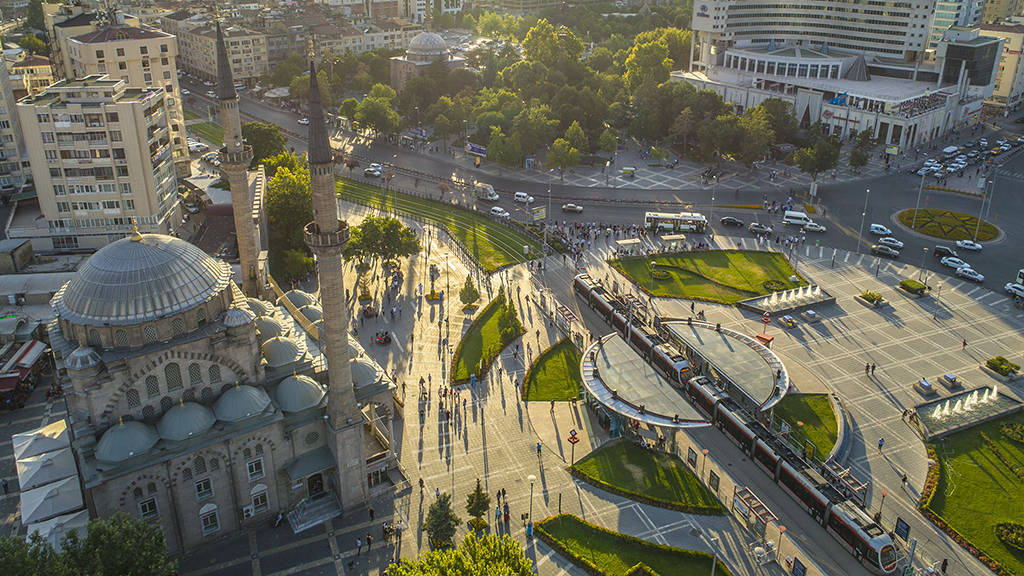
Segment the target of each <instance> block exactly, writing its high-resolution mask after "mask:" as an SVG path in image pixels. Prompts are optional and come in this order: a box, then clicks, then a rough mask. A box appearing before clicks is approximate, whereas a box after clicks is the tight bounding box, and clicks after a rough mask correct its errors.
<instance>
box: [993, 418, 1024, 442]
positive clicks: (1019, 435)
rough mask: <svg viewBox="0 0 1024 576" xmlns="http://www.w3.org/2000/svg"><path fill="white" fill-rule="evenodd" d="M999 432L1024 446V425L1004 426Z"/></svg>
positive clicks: (1010, 424)
mask: <svg viewBox="0 0 1024 576" xmlns="http://www.w3.org/2000/svg"><path fill="white" fill-rule="evenodd" d="M999 430H1000V431H1001V432H1002V433H1003V436H1006V437H1007V438H1009V439H1010V440H1013V441H1014V442H1020V443H1021V444H1024V424H1020V423H1018V422H1011V423H1009V424H1006V425H1004V426H1003V427H1002V428H1000V429H999Z"/></svg>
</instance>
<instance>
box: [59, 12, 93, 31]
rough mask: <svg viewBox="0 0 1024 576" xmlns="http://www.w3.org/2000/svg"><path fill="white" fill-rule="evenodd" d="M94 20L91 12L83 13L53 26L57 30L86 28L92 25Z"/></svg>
mask: <svg viewBox="0 0 1024 576" xmlns="http://www.w3.org/2000/svg"><path fill="white" fill-rule="evenodd" d="M95 19H96V14H94V13H92V12H83V13H82V14H79V15H78V16H75V17H74V18H68V19H67V20H65V21H63V22H60V23H58V24H55V26H56V27H58V28H75V27H77V26H88V25H89V24H92V21H93V20H95Z"/></svg>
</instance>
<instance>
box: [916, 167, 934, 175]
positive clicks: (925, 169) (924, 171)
mask: <svg viewBox="0 0 1024 576" xmlns="http://www.w3.org/2000/svg"><path fill="white" fill-rule="evenodd" d="M930 172H931V170H929V169H928V167H927V166H925V167H924V168H921V169H920V170H918V171H917V175H918V176H924V175H925V174H928V173H930Z"/></svg>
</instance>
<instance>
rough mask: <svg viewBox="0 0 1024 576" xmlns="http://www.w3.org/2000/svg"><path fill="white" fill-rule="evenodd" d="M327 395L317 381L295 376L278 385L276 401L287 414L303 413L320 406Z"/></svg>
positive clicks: (298, 375) (307, 377) (275, 394)
mask: <svg viewBox="0 0 1024 576" xmlns="http://www.w3.org/2000/svg"><path fill="white" fill-rule="evenodd" d="M326 394H327V391H326V390H324V388H323V386H321V385H320V384H319V383H318V382H317V381H316V380H313V379H312V378H310V377H309V376H303V375H302V374H297V375H296V374H293V375H291V376H289V377H287V378H285V379H284V380H282V381H281V383H280V384H278V386H277V390H276V391H275V392H274V400H277V405H278V406H280V407H281V410H283V411H285V412H301V411H302V410H307V409H309V408H312V407H314V406H316V405H317V404H319V403H320V401H321V400H323V398H324V396H325V395H326Z"/></svg>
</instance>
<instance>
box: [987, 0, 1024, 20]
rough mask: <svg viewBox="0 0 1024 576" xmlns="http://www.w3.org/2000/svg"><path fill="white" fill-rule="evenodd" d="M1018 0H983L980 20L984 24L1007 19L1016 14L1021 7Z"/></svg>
mask: <svg viewBox="0 0 1024 576" xmlns="http://www.w3.org/2000/svg"><path fill="white" fill-rule="evenodd" d="M1022 7H1024V6H1022V5H1021V2H1020V0H985V6H984V12H983V13H982V15H981V21H982V22H984V23H986V24H991V23H994V22H999V21H1000V20H1007V19H1009V18H1013V17H1014V16H1018V15H1019V14H1020V10H1021V8H1022Z"/></svg>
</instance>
